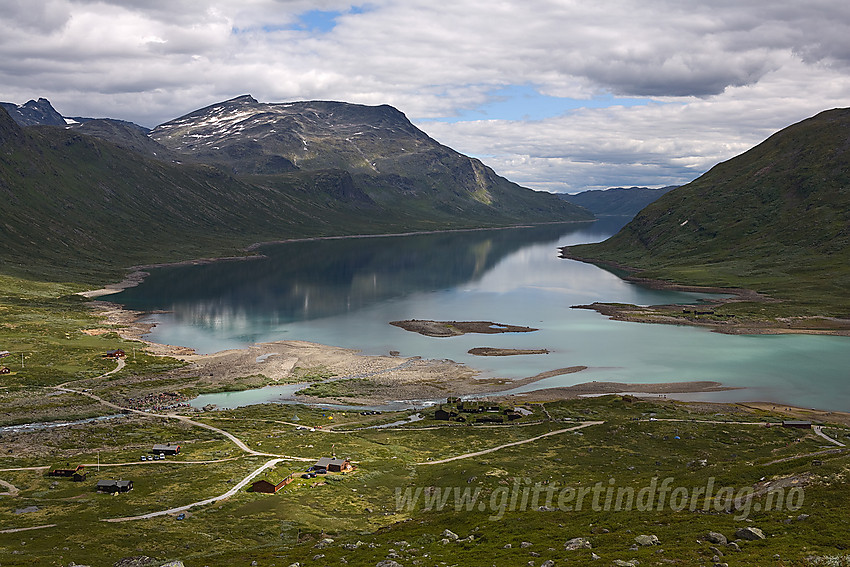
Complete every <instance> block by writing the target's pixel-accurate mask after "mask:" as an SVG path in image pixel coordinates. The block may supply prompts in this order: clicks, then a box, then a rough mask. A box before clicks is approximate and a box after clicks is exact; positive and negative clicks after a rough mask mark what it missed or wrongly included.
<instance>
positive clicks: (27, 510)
mask: <svg viewBox="0 0 850 567" xmlns="http://www.w3.org/2000/svg"><path fill="white" fill-rule="evenodd" d="M30 512H38V506H27V507H26V508H16V509H15V514H29V513H30Z"/></svg>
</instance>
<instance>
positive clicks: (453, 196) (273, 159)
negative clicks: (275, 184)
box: [150, 95, 592, 222]
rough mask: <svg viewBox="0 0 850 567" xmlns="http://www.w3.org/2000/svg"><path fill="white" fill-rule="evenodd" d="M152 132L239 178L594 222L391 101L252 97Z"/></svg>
mask: <svg viewBox="0 0 850 567" xmlns="http://www.w3.org/2000/svg"><path fill="white" fill-rule="evenodd" d="M150 136H151V138H153V139H154V140H156V141H157V142H159V143H160V144H162V145H164V146H166V147H167V148H169V149H171V150H172V151H174V152H177V153H179V154H182V155H186V156H189V157H191V158H192V159H194V160H196V161H199V162H203V163H209V164H214V165H217V166H220V167H223V168H225V169H226V170H227V171H228V172H230V173H232V174H234V175H239V176H245V175H264V176H268V175H276V174H286V173H290V172H293V171H300V172H319V171H328V170H332V171H344V172H346V173H347V174H348V175H350V176H351V179H352V182H353V183H354V186H355V187H357V188H358V189H359V190H362V191H364V192H365V193H366V194H368V195H369V198H370V199H372V200H373V201H374V202H376V203H379V204H381V206H383V207H385V208H388V209H397V208H398V207H403V208H405V209H407V210H410V209H416V210H422V211H424V210H429V209H430V210H433V211H436V212H439V213H440V214H449V215H463V216H466V217H469V218H475V217H480V218H484V219H487V218H493V219H495V218H498V217H502V218H504V219H506V220H507V219H508V218H510V219H513V220H514V221H519V222H523V221H522V220H521V219H525V222H541V221H542V222H545V221H547V220H548V221H552V220H582V219H590V218H592V216H591V215H589V214H588V213H587V212H586V211H583V210H581V209H578V208H576V207H573V206H571V205H569V204H566V203H561V202H560V201H559V199H558V198H557V197H556V196H554V195H551V194H548V193H540V192H535V191H532V190H530V189H526V188H523V187H520V186H519V185H517V184H515V183H512V182H510V181H508V180H507V179H505V178H503V177H500V176H499V175H497V174H496V173H495V172H494V171H493V170H492V169H490V168H489V167H487V166H485V165H484V164H483V163H481V162H480V161H479V160H477V159H473V158H470V157H467V156H465V155H462V154H460V153H458V152H456V151H454V150H452V149H451V148H448V147H446V146H444V145H441V144H439V143H438V142H436V141H435V140H433V139H432V138H430V137H429V136H428V135H427V134H425V133H424V132H422V131H421V130H419V129H418V128H416V127H415V126H414V125H413V124H411V123H410V121H409V120H408V119H407V118H406V117H405V116H404V114H402V113H401V112H399V111H398V110H397V109H395V108H393V107H391V106H387V105H381V106H363V105H359V104H349V103H343V102H327V101H309V102H291V103H279V104H267V103H260V102H257V100H255V99H254V98H253V97H251V96H250V95H244V96H240V97H237V98H234V99H232V100H228V101H225V102H221V103H218V104H214V105H211V106H208V107H206V108H202V109H200V110H197V111H195V112H192V113H190V114H187V115H185V116H182V117H180V118H177V119H175V120H172V121H169V122H166V123H165V124H161V125H159V126H157V127H156V128H154V129H153V131H151V133H150ZM503 222H504V221H503Z"/></svg>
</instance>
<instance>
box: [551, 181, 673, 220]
mask: <svg viewBox="0 0 850 567" xmlns="http://www.w3.org/2000/svg"><path fill="white" fill-rule="evenodd" d="M675 188H676V186H675V185H670V186H667V187H661V188H658V189H653V188H651V187H613V188H611V189H603V190H600V189H593V190H591V191H583V192H581V193H576V194H575V195H568V194H561V195H559V197H561V199H563V200H564V201H567V202H569V203H572V204H574V205H578V206H580V207H584V208H585V209H587V210H588V211H590V212H591V213H593V214H594V215H596V216H597V217H606V216H616V217H633V216H635V215H636V214H638V213H639V212H640V211H641V210H643V208H644V207H646V206H647V205H649V204H650V203H652V202H653V201H655V200H656V199H658V198H659V197H661V196H662V195H664V194H665V193H668V192H669V191H672V190H673V189H675Z"/></svg>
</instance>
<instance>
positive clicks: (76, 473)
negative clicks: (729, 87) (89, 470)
mask: <svg viewBox="0 0 850 567" xmlns="http://www.w3.org/2000/svg"><path fill="white" fill-rule="evenodd" d="M84 468H85V465H77V467H76V468H73V469H50V470H49V471H47V476H58V477H62V478H70V479H71V480H72V481H74V482H82V481H84V480H86V472H85V471H84V470H83V469H84Z"/></svg>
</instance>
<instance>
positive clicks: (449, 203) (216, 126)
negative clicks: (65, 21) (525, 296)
mask: <svg viewBox="0 0 850 567" xmlns="http://www.w3.org/2000/svg"><path fill="white" fill-rule="evenodd" d="M2 106H3V110H2V111H0V195H2V196H3V201H4V204H3V206H2V207H0V238H2V239H3V241H4V247H3V249H2V251H0V256H2V261H3V271H4V272H5V273H12V274H16V275H37V276H39V277H48V278H51V279H56V278H75V279H77V280H91V279H97V280H100V279H102V277H114V275H115V274H116V273H117V272H119V271H120V270H121V269H122V268H125V267H127V266H129V265H131V264H139V263H150V262H161V261H175V260H184V259H187V258H193V257H199V256H208V255H221V254H232V253H237V252H239V251H240V250H241V249H242V248H244V247H245V246H247V245H249V244H251V243H253V242H258V241H268V240H280V239H286V238H298V237H313V236H327V235H344V234H367V233H385V232H406V231H421V230H442V229H451V228H471V227H488V226H506V225H513V224H525V223H545V222H562V221H579V220H591V219H592V218H593V216H592V214H591V213H590V212H588V211H587V210H585V209H582V208H580V207H577V206H574V205H572V204H570V203H566V202H564V201H562V200H560V199H559V198H558V197H557V196H555V195H552V194H548V193H541V192H536V191H532V190H530V189H526V188H523V187H520V186H519V185H517V184H515V183H512V182H510V181H508V180H507V179H505V178H503V177H500V176H499V175H497V174H496V173H495V172H494V171H493V170H492V169H490V168H489V167H487V166H485V165H484V164H482V163H481V162H480V161H479V160H477V159H474V158H470V157H467V156H464V155H462V154H460V153H458V152H456V151H454V150H452V149H451V148H448V147H446V146H444V145H442V144H439V143H438V142H436V141H435V140H433V139H432V138H430V137H429V136H427V135H426V134H425V133H424V132H422V131H421V130H419V129H418V128H416V127H415V126H414V125H413V124H411V123H410V121H409V120H407V118H406V117H405V116H404V114H402V113H401V112H399V111H398V110H396V109H394V108H392V107H390V106H386V105H382V106H363V105H355V104H348V103H341V102H323V101H313V102H294V103H283V104H265V103H259V102H258V101H256V100H255V99H253V98H252V97H250V96H248V95H245V96H241V97H237V98H235V99H232V100H228V101H224V102H221V103H218V104H215V105H211V106H208V107H206V108H202V109H200V110H197V111H195V112H192V113H190V114H187V115H185V116H182V117H180V118H177V119H175V120H172V121H169V122H166V123H165V124H161V125H159V126H157V127H156V128H154V129H153V130H150V131H148V130H147V129H145V128H142V127H141V126H138V125H135V124H132V123H129V122H124V121H120V120H109V119H88V118H65V117H62V116H61V115H60V114H59V113H58V112H56V111H55V110H54V109H53V108H52V106H51V105H50V103H49V102H48V101H47V100H46V99H39V100H38V101H30V102H28V103H26V104H24V105H14V104H11V103H3V104H2Z"/></svg>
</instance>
